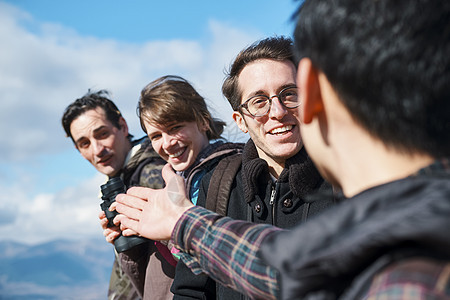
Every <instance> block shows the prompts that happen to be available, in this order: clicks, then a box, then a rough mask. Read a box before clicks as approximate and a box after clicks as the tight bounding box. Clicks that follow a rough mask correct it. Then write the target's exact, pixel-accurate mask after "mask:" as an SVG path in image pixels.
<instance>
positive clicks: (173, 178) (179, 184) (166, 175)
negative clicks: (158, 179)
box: [161, 164, 185, 193]
mask: <svg viewBox="0 0 450 300" xmlns="http://www.w3.org/2000/svg"><path fill="white" fill-rule="evenodd" d="M161 172H162V177H163V179H164V181H165V183H166V187H169V186H170V188H169V189H168V190H169V191H171V192H178V193H181V192H184V190H185V186H184V179H183V177H181V176H179V175H177V174H176V173H175V171H174V170H173V169H172V166H171V165H170V164H166V165H165V166H164V167H163V169H162V170H161Z"/></svg>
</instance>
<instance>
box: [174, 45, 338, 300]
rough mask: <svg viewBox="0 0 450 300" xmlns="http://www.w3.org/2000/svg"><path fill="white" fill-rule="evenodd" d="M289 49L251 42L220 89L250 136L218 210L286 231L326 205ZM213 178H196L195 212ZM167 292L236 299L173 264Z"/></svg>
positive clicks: (330, 200)
mask: <svg viewBox="0 0 450 300" xmlns="http://www.w3.org/2000/svg"><path fill="white" fill-rule="evenodd" d="M291 48H292V41H291V39H289V38H285V37H270V38H267V39H263V40H260V41H257V42H255V43H254V44H252V45H250V46H249V47H248V48H246V49H244V50H243V51H241V52H240V53H239V54H238V56H237V57H236V59H235V61H234V62H233V64H232V65H231V68H230V71H229V74H228V75H227V76H226V78H225V81H224V84H223V86H222V92H223V94H224V95H225V97H226V98H227V99H228V101H229V102H230V104H231V106H232V108H233V110H234V112H233V119H234V121H235V122H236V124H237V125H238V127H239V128H240V129H241V130H242V131H243V132H244V133H249V135H250V139H249V140H248V142H247V143H246V145H245V147H244V151H243V153H242V155H241V157H236V158H232V159H242V163H241V166H240V168H239V170H238V171H237V173H236V174H235V175H234V180H233V183H232V185H231V186H232V188H231V191H230V196H229V200H228V203H227V204H226V209H225V215H227V216H229V217H232V218H233V219H238V220H247V221H251V222H255V223H263V224H271V225H275V226H277V227H281V228H291V227H293V226H294V225H296V224H299V223H301V222H304V221H305V220H306V219H307V218H308V217H310V216H312V215H314V214H316V213H318V212H320V211H321V210H323V209H325V208H326V207H328V206H330V205H331V204H332V203H333V197H332V196H333V195H332V191H331V186H330V185H329V184H328V183H326V182H325V181H324V180H323V179H322V177H321V176H320V174H319V172H318V171H317V170H316V168H315V167H314V165H313V163H312V161H311V159H310V158H309V156H308V154H307V153H306V151H305V149H304V147H303V143H302V139H301V136H300V128H299V127H300V122H299V117H298V114H299V113H298V111H297V107H298V106H299V98H298V94H297V87H296V83H295V79H296V67H295V64H294V58H293V54H292V51H291ZM217 169H219V167H218V168H217ZM223 169H224V170H225V172H227V168H223ZM217 172H222V169H220V171H219V170H217V171H214V170H213V171H211V172H210V173H208V174H206V175H205V176H204V177H203V180H202V182H201V188H200V191H199V198H198V203H197V205H201V206H204V207H207V208H208V205H207V204H206V202H207V201H206V198H207V194H208V192H211V191H212V190H213V189H218V188H219V185H217V184H212V182H217V181H214V180H213V178H214V176H218V175H217ZM224 184H225V183H224V182H220V187H221V186H222V185H224ZM318 190H322V191H323V192H324V193H326V194H328V195H326V196H325V197H323V198H321V199H320V200H318V201H313V200H312V199H307V198H306V197H307V196H308V195H310V194H312V193H315V192H317V191H318ZM172 292H173V293H174V295H175V297H174V299H192V298H196V299H204V298H207V299H211V298H214V293H215V292H216V296H215V298H216V299H227V300H228V299H242V295H241V294H240V293H238V292H236V291H233V290H231V289H229V288H226V287H224V286H222V285H219V284H217V287H216V286H215V282H214V281H212V280H211V279H209V278H208V277H207V276H206V275H198V276H195V275H193V274H192V272H191V271H190V270H189V269H187V267H186V265H184V264H182V263H181V261H180V262H179V263H178V265H177V270H176V274H175V279H174V283H173V285H172Z"/></svg>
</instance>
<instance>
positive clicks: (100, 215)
mask: <svg viewBox="0 0 450 300" xmlns="http://www.w3.org/2000/svg"><path fill="white" fill-rule="evenodd" d="M98 218H99V219H100V220H101V219H103V218H106V215H105V212H104V211H103V210H101V211H100V212H99V213H98Z"/></svg>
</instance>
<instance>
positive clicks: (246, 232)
mask: <svg viewBox="0 0 450 300" xmlns="http://www.w3.org/2000/svg"><path fill="white" fill-rule="evenodd" d="M449 166H450V164H449V160H448V159H444V160H442V161H437V162H435V163H434V164H432V165H430V166H428V167H427V168H424V169H422V170H420V171H419V172H418V174H417V175H420V174H428V173H435V172H436V171H438V172H441V171H442V172H443V173H448V170H449ZM413 176H414V175H413ZM280 231H282V229H279V228H276V227H273V226H270V225H266V224H253V223H248V222H245V221H237V220H233V219H231V218H227V217H221V216H219V215H217V214H215V213H213V212H210V211H208V210H206V209H204V208H202V207H198V206H196V207H193V208H191V209H189V210H188V211H186V212H185V213H184V214H183V216H182V217H181V218H180V220H179V221H178V223H177V225H176V226H175V229H174V231H173V233H172V240H173V241H174V242H175V244H177V248H179V249H180V250H181V251H183V252H185V253H186V254H182V256H181V259H182V260H183V261H184V262H185V264H186V265H187V266H188V267H189V268H191V269H192V271H193V272H194V274H200V273H201V272H206V273H207V274H208V275H209V276H211V277H212V278H213V279H215V280H217V281H219V282H221V283H223V284H224V285H227V286H229V287H231V288H233V289H236V290H238V291H240V292H241V293H244V294H246V295H248V296H250V297H251V298H255V299H277V297H279V285H278V281H277V276H278V273H277V271H276V269H274V268H273V267H271V266H269V265H267V264H266V263H264V262H263V261H262V258H261V256H260V254H259V252H258V250H259V248H260V245H261V243H262V241H263V240H264V239H265V238H267V237H269V236H270V235H273V234H275V233H277V232H280ZM413 272H415V273H416V274H415V275H414V276H411V274H412V273H413ZM366 296H367V298H365V299H367V300H381V299H412V300H414V299H450V263H447V262H445V263H444V264H439V263H438V262H437V261H433V260H427V259H425V258H423V259H409V260H405V261H402V262H400V263H397V264H393V265H392V266H390V267H388V268H387V269H386V270H383V271H381V272H380V273H379V274H377V275H376V276H375V277H374V280H373V281H372V284H371V286H370V288H369V290H368V294H367V295H366Z"/></svg>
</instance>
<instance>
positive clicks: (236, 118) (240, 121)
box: [232, 111, 248, 133]
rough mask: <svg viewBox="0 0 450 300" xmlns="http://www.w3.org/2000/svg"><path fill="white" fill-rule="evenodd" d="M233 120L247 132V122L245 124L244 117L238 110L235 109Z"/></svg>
mask: <svg viewBox="0 0 450 300" xmlns="http://www.w3.org/2000/svg"><path fill="white" fill-rule="evenodd" d="M232 117H233V120H234V122H236V124H237V126H238V127H239V129H240V130H241V131H242V132H243V133H247V132H248V129H247V124H245V121H244V117H243V116H242V115H241V114H240V113H239V112H237V111H233V115H232Z"/></svg>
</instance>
